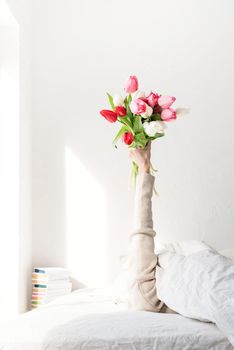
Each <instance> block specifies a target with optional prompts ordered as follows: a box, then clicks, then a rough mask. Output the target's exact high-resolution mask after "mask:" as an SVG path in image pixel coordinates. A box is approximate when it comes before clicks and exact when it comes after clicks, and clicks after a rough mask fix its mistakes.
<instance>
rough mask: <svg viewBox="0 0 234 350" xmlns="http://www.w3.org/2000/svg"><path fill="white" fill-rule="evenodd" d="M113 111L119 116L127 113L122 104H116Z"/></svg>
mask: <svg viewBox="0 0 234 350" xmlns="http://www.w3.org/2000/svg"><path fill="white" fill-rule="evenodd" d="M115 113H116V114H118V116H120V117H125V115H126V114H127V111H126V108H125V107H123V106H116V107H115Z"/></svg>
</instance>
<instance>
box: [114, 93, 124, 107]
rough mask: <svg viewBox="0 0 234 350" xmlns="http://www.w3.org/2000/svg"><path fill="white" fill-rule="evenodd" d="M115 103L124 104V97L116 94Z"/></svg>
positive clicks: (116, 104)
mask: <svg viewBox="0 0 234 350" xmlns="http://www.w3.org/2000/svg"><path fill="white" fill-rule="evenodd" d="M113 103H114V105H115V106H122V105H123V104H124V100H123V97H122V96H121V95H119V94H114V96H113Z"/></svg>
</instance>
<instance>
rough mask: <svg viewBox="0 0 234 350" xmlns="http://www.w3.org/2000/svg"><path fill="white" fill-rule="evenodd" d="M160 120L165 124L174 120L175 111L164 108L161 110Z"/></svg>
mask: <svg viewBox="0 0 234 350" xmlns="http://www.w3.org/2000/svg"><path fill="white" fill-rule="evenodd" d="M161 119H162V120H164V121H165V122H169V121H171V120H174V119H176V111H175V110H174V109H172V108H166V109H163V110H162V113H161Z"/></svg>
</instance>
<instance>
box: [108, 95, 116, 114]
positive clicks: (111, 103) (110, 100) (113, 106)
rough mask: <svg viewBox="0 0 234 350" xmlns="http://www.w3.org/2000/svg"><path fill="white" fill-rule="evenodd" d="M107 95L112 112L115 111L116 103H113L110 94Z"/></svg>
mask: <svg viewBox="0 0 234 350" xmlns="http://www.w3.org/2000/svg"><path fill="white" fill-rule="evenodd" d="M106 94H107V96H108V100H109V102H110V106H111V108H112V110H114V109H115V105H114V102H113V97H112V96H111V95H110V94H108V92H107V93H106Z"/></svg>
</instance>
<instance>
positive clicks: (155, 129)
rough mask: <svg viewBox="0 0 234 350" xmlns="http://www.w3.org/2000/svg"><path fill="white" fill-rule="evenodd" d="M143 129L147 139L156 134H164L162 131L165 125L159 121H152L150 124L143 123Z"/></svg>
mask: <svg viewBox="0 0 234 350" xmlns="http://www.w3.org/2000/svg"><path fill="white" fill-rule="evenodd" d="M143 128H144V131H145V133H146V135H148V136H149V137H154V136H155V135H156V134H164V130H165V128H166V125H165V124H164V123H163V122H161V121H159V120H156V121H152V122H144V123H143Z"/></svg>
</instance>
